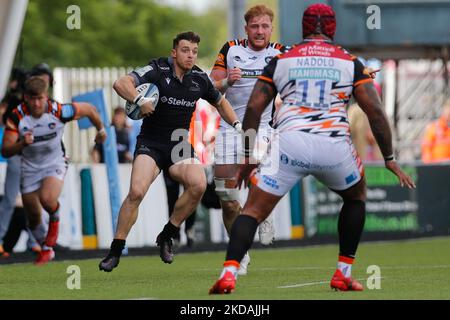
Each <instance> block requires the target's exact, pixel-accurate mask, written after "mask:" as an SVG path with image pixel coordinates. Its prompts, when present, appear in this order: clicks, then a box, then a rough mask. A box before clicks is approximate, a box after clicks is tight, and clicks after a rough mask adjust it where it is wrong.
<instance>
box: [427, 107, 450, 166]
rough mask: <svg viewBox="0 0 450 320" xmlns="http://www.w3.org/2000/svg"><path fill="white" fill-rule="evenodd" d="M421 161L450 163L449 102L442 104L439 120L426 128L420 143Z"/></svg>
mask: <svg viewBox="0 0 450 320" xmlns="http://www.w3.org/2000/svg"><path fill="white" fill-rule="evenodd" d="M422 161H423V162H424V163H436V162H444V161H450V100H447V101H446V103H445V104H444V106H443V108H442V113H441V116H440V118H439V119H438V120H436V121H433V122H432V123H430V124H429V125H428V126H427V128H426V131H425V134H424V138H423V141H422Z"/></svg>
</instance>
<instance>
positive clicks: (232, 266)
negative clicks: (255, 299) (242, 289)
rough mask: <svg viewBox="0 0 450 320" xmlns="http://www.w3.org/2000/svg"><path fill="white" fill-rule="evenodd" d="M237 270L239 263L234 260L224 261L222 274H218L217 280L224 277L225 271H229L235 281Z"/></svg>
mask: <svg viewBox="0 0 450 320" xmlns="http://www.w3.org/2000/svg"><path fill="white" fill-rule="evenodd" d="M238 270H239V262H237V261H234V260H228V261H225V263H224V264H223V270H222V273H221V274H220V277H219V279H221V278H222V277H223V276H224V275H225V273H227V271H230V272H231V273H232V274H233V276H234V278H235V279H237V276H238V273H237V272H238Z"/></svg>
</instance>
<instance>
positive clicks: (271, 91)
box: [242, 80, 277, 131]
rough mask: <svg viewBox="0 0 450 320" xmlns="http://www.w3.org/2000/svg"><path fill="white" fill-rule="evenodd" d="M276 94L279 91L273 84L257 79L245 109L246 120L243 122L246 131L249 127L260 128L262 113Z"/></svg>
mask: <svg viewBox="0 0 450 320" xmlns="http://www.w3.org/2000/svg"><path fill="white" fill-rule="evenodd" d="M276 94H277V92H276V90H275V88H274V87H273V86H272V85H270V84H268V83H267V82H265V81H261V80H258V81H256V84H255V87H254V88H253V91H252V94H251V95H250V99H249V100H248V104H247V109H246V111H245V116H244V121H243V124H242V128H243V130H244V131H247V130H248V129H254V130H255V131H257V130H258V127H259V123H260V121H261V115H262V113H263V112H264V109H266V107H267V105H268V104H269V103H270V101H272V100H273V98H274V97H275V96H276Z"/></svg>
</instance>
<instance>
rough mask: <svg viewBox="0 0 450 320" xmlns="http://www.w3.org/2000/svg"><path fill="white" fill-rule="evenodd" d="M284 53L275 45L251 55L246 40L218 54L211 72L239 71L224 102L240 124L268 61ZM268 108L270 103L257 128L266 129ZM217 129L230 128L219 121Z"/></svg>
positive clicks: (236, 41)
mask: <svg viewBox="0 0 450 320" xmlns="http://www.w3.org/2000/svg"><path fill="white" fill-rule="evenodd" d="M284 51H286V47H285V46H283V45H281V44H279V43H276V42H275V43H269V44H268V45H267V47H266V48H265V49H263V50H260V51H254V50H252V49H251V48H250V47H249V46H248V40H247V39H241V40H238V39H236V40H232V41H228V42H227V43H225V45H224V46H223V47H222V49H221V50H220V53H219V55H218V56H217V60H216V62H215V63H214V67H213V70H214V69H221V70H225V71H227V72H228V71H229V70H231V69H233V68H239V69H241V72H242V77H241V80H239V81H236V82H235V83H234V84H233V85H232V86H231V87H229V88H228V89H227V91H226V98H227V99H228V101H229V102H230V103H231V105H232V106H233V109H234V112H235V113H236V115H237V116H238V118H239V120H240V121H241V122H242V121H243V119H244V114H245V109H246V108H247V102H248V99H249V98H250V94H251V93H252V90H253V87H254V85H255V83H256V80H257V79H258V77H259V76H260V75H261V74H262V72H263V69H264V67H265V66H267V64H268V63H269V61H270V60H271V59H272V58H273V57H274V56H276V55H278V54H280V53H282V52H284ZM272 105H273V102H271V103H270V104H269V105H268V107H267V108H266V109H265V110H264V113H263V114H262V116H261V124H260V127H265V126H268V124H269V122H270V120H271V117H272ZM220 128H231V126H230V125H229V124H228V123H226V122H225V121H224V120H223V119H222V120H221V121H220Z"/></svg>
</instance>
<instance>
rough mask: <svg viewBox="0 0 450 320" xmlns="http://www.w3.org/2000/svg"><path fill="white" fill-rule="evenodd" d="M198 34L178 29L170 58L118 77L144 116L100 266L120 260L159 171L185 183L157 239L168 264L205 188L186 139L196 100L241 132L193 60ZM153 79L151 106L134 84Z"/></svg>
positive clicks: (122, 92)
mask: <svg viewBox="0 0 450 320" xmlns="http://www.w3.org/2000/svg"><path fill="white" fill-rule="evenodd" d="M199 42H200V37H199V36H198V35H197V34H195V33H193V32H184V33H180V34H178V35H177V36H176V38H175V39H174V40H173V49H172V51H171V55H170V57H168V58H167V57H166V58H159V59H156V60H152V61H150V63H149V64H148V65H147V66H145V67H143V68H140V69H137V70H134V71H133V72H131V73H130V74H128V75H125V76H123V77H121V78H120V79H118V80H117V81H116V82H115V83H114V90H116V92H117V93H118V94H119V95H120V96H121V97H122V98H124V99H126V100H127V101H130V102H134V103H136V104H138V105H139V106H140V108H141V113H142V114H143V115H144V116H145V117H144V120H143V123H142V127H141V132H140V134H139V136H138V138H137V142H136V151H135V155H134V161H133V169H132V173H131V183H130V190H129V192H128V195H127V197H126V198H125V200H124V202H123V204H122V207H121V208H120V212H119V219H118V224H117V230H116V233H115V236H114V240H113V241H112V244H111V249H110V252H109V254H108V255H107V257H106V258H105V259H103V260H102V261H101V262H100V265H99V268H100V270H104V271H106V272H110V271H112V269H114V268H115V267H117V265H118V264H119V259H120V255H121V253H122V250H123V248H124V246H125V239H126V237H127V236H128V233H129V231H130V229H131V227H132V226H133V224H134V223H135V222H136V219H137V216H138V207H139V204H140V203H141V201H142V200H143V198H144V196H145V194H146V193H147V190H148V189H149V187H150V185H151V184H152V182H153V181H154V180H155V179H156V177H157V176H158V174H159V173H160V172H161V170H164V169H168V171H169V174H170V176H171V177H172V178H173V179H174V180H176V181H178V182H179V183H181V184H182V185H183V186H184V193H183V194H182V195H181V196H180V198H179V199H178V200H177V202H176V204H175V208H174V211H173V213H172V215H171V217H170V219H169V222H168V223H167V224H166V225H165V226H164V229H163V230H162V232H161V233H160V234H159V235H158V237H157V239H156V242H157V245H158V246H159V247H160V256H161V259H162V261H164V262H165V263H172V261H173V250H172V238H174V237H175V236H176V235H177V233H178V230H179V227H180V225H181V224H182V223H183V221H184V220H186V219H187V217H188V216H189V215H190V214H191V213H192V212H193V211H194V209H195V208H196V207H197V205H198V203H199V201H200V199H201V197H202V195H203V192H204V191H205V189H206V177H205V173H204V170H203V168H202V165H201V164H200V162H199V161H198V160H197V159H196V157H195V153H194V151H193V148H192V146H191V145H190V144H189V142H188V140H187V134H188V130H189V123H190V120H191V117H192V114H193V112H194V110H195V106H196V102H197V100H198V99H200V98H203V99H205V100H207V101H208V102H209V103H210V104H212V105H213V106H215V107H216V108H217V110H218V112H219V114H220V115H221V117H222V118H223V119H225V121H227V122H228V123H229V124H231V125H233V127H234V128H235V129H236V130H237V131H239V132H241V131H242V125H241V123H240V122H239V120H238V117H237V116H236V114H235V113H234V111H233V108H232V107H231V105H230V103H229V102H228V101H227V100H226V99H225V98H224V97H223V96H222V95H221V93H220V92H219V91H218V90H217V89H215V88H214V85H213V84H212V83H211V80H210V79H209V77H208V76H207V74H206V73H204V72H203V71H202V70H201V69H200V68H198V67H197V66H196V65H195V62H196V60H197V54H198V44H199ZM143 83H153V84H155V85H156V86H157V87H158V89H159V101H158V103H157V107H156V108H155V107H154V105H153V103H152V101H151V100H150V99H149V98H145V97H142V96H141V95H140V94H138V93H137V91H136V89H135V88H136V87H137V86H139V85H140V84H143Z"/></svg>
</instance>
